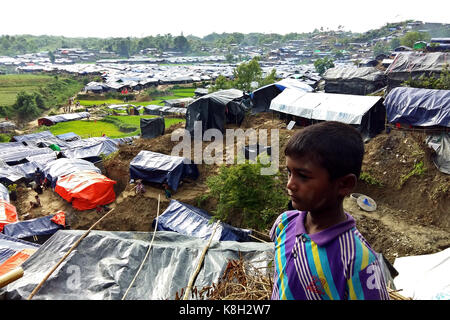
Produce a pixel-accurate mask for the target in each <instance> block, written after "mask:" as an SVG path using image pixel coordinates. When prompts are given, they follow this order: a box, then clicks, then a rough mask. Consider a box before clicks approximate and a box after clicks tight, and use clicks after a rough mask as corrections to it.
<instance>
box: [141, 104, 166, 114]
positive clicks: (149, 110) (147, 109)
mask: <svg viewBox="0 0 450 320" xmlns="http://www.w3.org/2000/svg"><path fill="white" fill-rule="evenodd" d="M162 107H163V106H158V105H154V104H152V105H147V106H144V114H149V115H156V116H159V115H160V114H161V113H160V111H159V110H160V109H161V108H162Z"/></svg>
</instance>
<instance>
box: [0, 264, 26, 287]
mask: <svg viewBox="0 0 450 320" xmlns="http://www.w3.org/2000/svg"><path fill="white" fill-rule="evenodd" d="M22 276H23V269H22V267H17V268H15V269H13V270H11V271H9V272H7V273H5V274H4V275H2V276H0V288H3V287H4V286H6V285H8V284H10V283H11V282H13V281H16V280H17V279H19V278H22Z"/></svg>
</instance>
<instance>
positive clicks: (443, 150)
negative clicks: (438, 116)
mask: <svg viewBox="0 0 450 320" xmlns="http://www.w3.org/2000/svg"><path fill="white" fill-rule="evenodd" d="M426 144H427V145H428V146H429V147H430V148H432V149H433V150H434V155H433V163H434V165H435V166H436V168H438V170H439V171H441V172H443V173H445V174H450V132H442V133H440V134H435V135H430V136H428V137H427V139H426Z"/></svg>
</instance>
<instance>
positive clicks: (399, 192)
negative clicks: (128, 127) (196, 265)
mask: <svg viewBox="0 0 450 320" xmlns="http://www.w3.org/2000/svg"><path fill="white" fill-rule="evenodd" d="M231 127H232V126H231ZM182 128H183V124H178V125H175V126H173V127H171V128H170V129H169V130H167V131H166V134H165V135H163V136H160V137H158V138H154V139H138V140H136V141H135V142H134V143H133V145H125V146H122V147H121V148H120V151H119V152H118V153H117V154H116V155H115V156H114V157H111V158H110V159H108V160H107V161H106V162H105V163H104V167H105V175H107V176H108V177H109V178H111V179H114V180H116V181H117V185H116V187H115V191H116V196H117V197H116V201H115V202H113V203H112V204H111V205H110V208H115V210H114V212H113V213H112V214H111V215H110V216H108V217H107V218H106V219H105V220H103V221H102V222H101V223H100V224H99V225H98V226H97V229H101V230H110V231H117V230H120V231H152V230H153V227H152V222H153V220H154V218H155V217H156V215H157V214H158V196H160V205H159V214H161V213H162V212H163V211H164V210H165V209H166V208H167V206H168V204H169V201H168V200H167V199H166V198H165V196H164V192H163V190H162V189H161V188H160V187H159V186H156V185H146V193H145V194H143V195H138V196H136V195H135V194H134V190H133V185H130V184H129V163H130V161H131V160H132V159H133V158H134V156H136V155H137V154H138V153H139V151H140V150H150V151H155V152H161V153H164V154H171V151H172V149H173V147H174V146H175V145H176V144H178V141H171V133H172V132H173V131H175V130H180V129H182ZM242 128H243V129H246V128H255V129H256V130H259V129H278V130H279V140H280V147H281V150H282V147H283V145H284V144H285V143H286V141H287V140H288V139H289V137H290V136H291V135H292V134H293V131H289V130H286V129H285V128H286V124H285V123H284V122H283V121H281V120H279V119H277V118H276V117H274V116H272V115H270V114H263V115H258V116H250V117H247V118H246V120H245V121H244V123H243V125H242ZM295 129H300V128H295ZM269 139H270V138H269ZM424 140H425V135H424V134H423V133H417V132H409V131H399V130H393V131H391V132H390V133H389V134H387V133H382V134H380V135H378V136H377V137H375V138H373V139H372V140H370V141H369V142H368V143H366V146H365V147H366V152H365V157H364V163H363V172H365V173H366V177H370V178H366V179H365V181H362V180H361V181H359V184H358V187H357V190H355V192H358V193H362V194H365V195H368V196H369V197H371V198H372V199H374V200H375V202H376V204H377V210H376V211H373V212H366V211H363V210H361V209H360V207H359V206H358V205H357V204H356V201H355V200H353V199H352V198H351V197H348V198H346V199H345V201H344V208H345V209H346V211H348V212H349V213H350V214H352V215H353V216H354V217H355V219H356V221H357V227H358V229H359V230H360V231H361V233H362V234H363V235H364V236H365V237H366V239H367V240H368V241H369V243H371V245H372V247H373V248H374V249H375V250H376V251H378V252H381V253H383V254H384V256H385V257H386V258H387V259H388V260H389V261H390V262H391V263H393V262H394V260H395V258H396V257H402V256H409V255H421V254H429V253H435V252H438V251H441V250H443V249H445V248H447V247H449V246H450V231H449V230H450V212H449V211H450V210H449V209H448V208H449V207H450V206H449V205H450V196H449V186H450V177H449V176H448V175H445V174H444V173H441V172H439V171H438V170H437V169H436V167H435V166H434V164H433V162H432V156H433V155H432V153H431V151H430V149H429V148H428V147H427V146H426V145H425V143H424ZM269 141H270V140H269ZM206 145H207V144H206V143H205V144H204V146H206ZM240 147H241V146H240V145H239V146H237V149H239V148H240ZM237 149H236V148H235V152H236V150H237ZM225 153H226V150H224V156H226V155H225ZM284 161H285V159H284V156H283V154H282V151H280V168H283V167H284ZM420 161H422V162H423V163H424V168H425V170H424V172H423V173H421V174H420V175H412V176H411V177H409V178H408V179H406V180H405V181H403V182H402V177H405V176H407V175H408V173H410V172H411V171H412V169H413V168H414V165H415V164H417V163H419V162H420ZM217 170H218V166H216V165H205V164H202V165H199V171H200V178H199V179H198V180H196V181H187V182H185V183H184V184H183V185H182V186H181V187H180V188H179V190H178V191H177V192H176V193H175V194H174V195H173V198H174V199H177V200H179V201H182V202H185V203H189V204H192V205H195V206H197V205H198V201H197V199H198V197H199V196H201V195H204V194H205V193H206V192H207V190H208V189H207V186H206V183H205V181H206V178H207V177H208V176H209V175H211V174H214V173H215V172H217ZM34 195H35V192H34V191H32V190H30V189H29V188H26V187H25V186H20V187H19V197H18V199H17V201H15V202H14V203H13V204H14V205H15V206H16V208H17V211H18V214H19V219H20V220H25V219H31V218H36V217H40V216H45V215H49V214H53V213H55V212H56V211H58V210H63V211H65V212H66V221H67V223H68V224H69V225H70V228H72V229H82V230H86V229H88V228H89V227H90V226H92V225H93V224H94V223H95V222H96V221H97V220H98V219H99V218H100V217H101V216H102V214H99V213H97V212H96V211H95V210H86V211H76V210H75V209H73V208H72V206H71V205H70V204H69V203H67V202H66V201H65V200H63V199H62V198H61V197H60V196H59V195H58V194H56V193H55V192H54V191H53V190H51V189H49V190H45V191H44V193H43V194H42V195H41V196H40V198H41V203H42V204H43V206H42V207H41V208H36V209H30V204H29V201H31V200H33V198H34ZM202 206H203V208H204V209H207V210H208V211H210V212H211V211H212V210H213V209H214V202H207V203H205V204H203V205H202ZM238 227H245V226H238ZM262 232H264V233H267V232H268V230H262Z"/></svg>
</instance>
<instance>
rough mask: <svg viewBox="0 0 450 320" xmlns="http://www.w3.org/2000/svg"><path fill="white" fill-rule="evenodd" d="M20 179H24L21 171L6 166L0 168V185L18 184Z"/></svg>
mask: <svg viewBox="0 0 450 320" xmlns="http://www.w3.org/2000/svg"><path fill="white" fill-rule="evenodd" d="M22 179H25V175H24V174H23V173H22V172H21V171H19V170H16V169H15V168H14V167H10V166H8V165H2V166H0V183H3V184H5V185H10V184H12V183H18V182H19V181H21V180H22Z"/></svg>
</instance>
